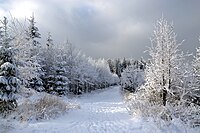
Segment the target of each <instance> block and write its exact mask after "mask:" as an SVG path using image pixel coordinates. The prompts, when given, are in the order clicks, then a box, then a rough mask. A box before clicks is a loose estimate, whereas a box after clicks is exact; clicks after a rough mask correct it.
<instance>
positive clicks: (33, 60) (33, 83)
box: [26, 14, 43, 91]
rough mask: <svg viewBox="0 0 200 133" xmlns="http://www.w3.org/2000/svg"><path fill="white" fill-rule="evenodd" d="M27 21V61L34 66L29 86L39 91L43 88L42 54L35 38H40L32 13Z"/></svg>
mask: <svg viewBox="0 0 200 133" xmlns="http://www.w3.org/2000/svg"><path fill="white" fill-rule="evenodd" d="M28 21H29V26H28V30H26V36H27V37H26V39H27V40H28V41H29V42H30V43H31V45H30V46H29V47H30V48H29V49H30V57H29V63H30V64H31V66H33V67H34V73H35V77H34V78H32V79H30V80H29V87H31V88H33V89H35V90H38V91H41V90H43V81H42V79H41V77H42V75H43V72H42V68H41V64H40V63H41V62H42V60H43V59H42V58H43V57H42V56H39V55H40V52H41V51H40V50H41V45H40V43H39V41H38V40H37V39H39V38H41V37H40V33H39V29H38V28H37V27H36V26H35V24H36V22H35V17H34V14H33V15H32V17H31V18H30V19H28Z"/></svg>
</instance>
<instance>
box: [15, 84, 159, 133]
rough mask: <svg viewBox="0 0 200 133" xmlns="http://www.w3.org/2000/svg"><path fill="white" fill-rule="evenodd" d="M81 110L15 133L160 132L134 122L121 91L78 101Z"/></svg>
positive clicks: (152, 127) (117, 90) (106, 91)
mask: <svg viewBox="0 0 200 133" xmlns="http://www.w3.org/2000/svg"><path fill="white" fill-rule="evenodd" d="M77 102H78V103H80V105H81V108H80V109H76V110H71V111H70V112H68V113H67V114H66V115H64V116H61V117H59V118H58V119H55V120H50V121H44V122H37V123H31V124H28V125H26V126H23V127H18V128H17V129H15V130H14V132H15V133H152V132H158V129H157V128H156V127H155V126H153V125H151V124H146V123H145V122H143V121H142V120H141V119H139V118H138V119H137V118H134V119H133V118H132V117H131V116H130V115H129V114H128V112H127V110H126V107H125V105H124V103H123V99H122V95H121V94H120V87H118V86H116V87H110V88H108V89H106V90H101V91H95V92H94V93H92V94H87V95H83V96H81V97H80V98H77Z"/></svg>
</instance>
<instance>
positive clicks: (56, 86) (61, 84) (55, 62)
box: [41, 33, 68, 95]
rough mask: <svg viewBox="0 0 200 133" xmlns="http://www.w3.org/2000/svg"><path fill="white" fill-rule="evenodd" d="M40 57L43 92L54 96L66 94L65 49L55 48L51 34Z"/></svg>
mask: <svg viewBox="0 0 200 133" xmlns="http://www.w3.org/2000/svg"><path fill="white" fill-rule="evenodd" d="M43 51H44V52H43V54H42V55H41V56H43V57H44V60H43V62H42V64H43V71H44V75H43V77H42V79H43V81H44V87H45V91H46V92H48V93H51V94H55V95H65V94H67V93H68V78H67V77H66V74H67V63H66V61H67V56H66V52H65V49H62V48H55V46H54V43H53V39H52V37H51V34H50V33H49V34H48V37H47V42H46V48H45V49H44V50H43Z"/></svg>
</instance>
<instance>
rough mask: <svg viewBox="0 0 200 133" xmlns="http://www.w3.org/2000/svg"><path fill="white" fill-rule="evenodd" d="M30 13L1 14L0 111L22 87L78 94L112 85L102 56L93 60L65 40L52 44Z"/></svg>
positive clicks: (112, 78) (114, 78)
mask: <svg viewBox="0 0 200 133" xmlns="http://www.w3.org/2000/svg"><path fill="white" fill-rule="evenodd" d="M40 38H41V35H40V33H39V29H38V28H37V26H36V22H35V18H34V16H32V17H30V19H28V20H26V21H25V22H24V23H21V22H19V21H18V20H16V19H14V18H11V19H10V20H8V19H7V18H6V17H4V18H3V19H2V20H1V21H0V112H4V111H8V110H12V109H13V108H15V107H16V106H17V102H16V98H17V95H18V93H19V92H20V91H22V88H29V89H35V90H37V91H39V92H41V91H45V92H48V93H50V94H55V95H68V94H82V93H86V92H90V91H92V90H95V89H99V88H105V87H108V86H110V85H115V84H116V83H117V82H118V77H117V76H115V75H114V74H112V73H111V72H110V70H109V66H108V63H107V61H106V60H104V59H98V60H94V59H92V58H91V57H87V56H85V55H84V54H82V53H81V52H80V51H79V50H77V49H76V48H75V47H74V46H73V45H72V43H70V42H69V41H66V42H64V43H63V44H61V45H59V44H54V42H53V39H52V36H51V34H50V33H49V34H48V36H47V39H46V43H44V44H41V43H40V41H39V40H40Z"/></svg>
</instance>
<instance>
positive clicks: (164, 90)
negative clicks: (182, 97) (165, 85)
mask: <svg viewBox="0 0 200 133" xmlns="http://www.w3.org/2000/svg"><path fill="white" fill-rule="evenodd" d="M162 93H163V94H162V98H163V106H165V105H166V103H167V90H166V89H163V92H162Z"/></svg>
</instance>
